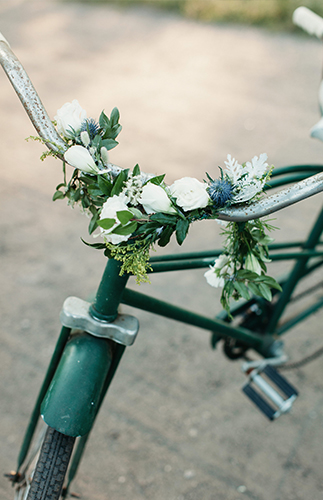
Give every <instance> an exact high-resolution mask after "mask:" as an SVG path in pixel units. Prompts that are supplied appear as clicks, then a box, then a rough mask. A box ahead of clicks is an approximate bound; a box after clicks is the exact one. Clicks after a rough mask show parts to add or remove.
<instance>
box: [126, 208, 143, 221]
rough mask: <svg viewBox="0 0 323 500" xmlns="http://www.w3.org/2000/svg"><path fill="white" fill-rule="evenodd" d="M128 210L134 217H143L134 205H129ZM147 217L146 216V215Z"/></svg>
mask: <svg viewBox="0 0 323 500" xmlns="http://www.w3.org/2000/svg"><path fill="white" fill-rule="evenodd" d="M129 210H130V212H131V213H132V215H133V216H134V217H136V219H144V218H145V217H144V215H143V214H142V213H141V212H140V210H138V208H135V207H129ZM146 217H147V216H146Z"/></svg>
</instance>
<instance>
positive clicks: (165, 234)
mask: <svg viewBox="0 0 323 500" xmlns="http://www.w3.org/2000/svg"><path fill="white" fill-rule="evenodd" d="M173 232H174V227H172V226H166V227H165V229H163V231H162V233H161V235H160V238H159V239H158V245H159V246H160V247H165V246H166V245H167V244H168V243H169V240H170V238H171V236H172V234H173Z"/></svg>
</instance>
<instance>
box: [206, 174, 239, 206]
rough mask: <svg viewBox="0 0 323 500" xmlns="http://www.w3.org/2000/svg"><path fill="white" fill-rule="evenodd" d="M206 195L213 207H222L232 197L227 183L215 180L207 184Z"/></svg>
mask: <svg viewBox="0 0 323 500" xmlns="http://www.w3.org/2000/svg"><path fill="white" fill-rule="evenodd" d="M208 193H209V196H210V198H211V200H212V201H213V204H214V205H216V206H217V207H224V205H225V204H226V203H227V202H228V201H230V200H231V198H232V196H233V188H232V185H231V183H230V182H229V181H226V180H225V179H217V180H215V181H212V182H211V183H210V184H209V187H208Z"/></svg>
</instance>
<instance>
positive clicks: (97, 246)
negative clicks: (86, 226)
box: [81, 238, 106, 250]
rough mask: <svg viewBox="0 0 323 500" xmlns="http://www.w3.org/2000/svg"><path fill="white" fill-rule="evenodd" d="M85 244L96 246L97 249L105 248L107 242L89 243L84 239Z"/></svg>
mask: <svg viewBox="0 0 323 500" xmlns="http://www.w3.org/2000/svg"><path fill="white" fill-rule="evenodd" d="M81 240H82V241H83V243H84V245H87V246H88V247H92V248H96V249H97V250H103V248H106V245H105V243H88V242H87V241H85V240H83V238H81Z"/></svg>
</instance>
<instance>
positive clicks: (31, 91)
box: [0, 33, 67, 157]
mask: <svg viewBox="0 0 323 500" xmlns="http://www.w3.org/2000/svg"><path fill="white" fill-rule="evenodd" d="M0 64H1V65H2V67H3V69H4V71H5V73H6V74H7V76H8V78H9V80H10V82H11V84H12V85H13V87H14V89H15V91H16V93H17V95H18V97H19V99H20V101H21V103H22V105H23V107H24V108H25V110H26V112H27V114H28V116H29V118H30V120H31V122H32V124H33V125H34V127H35V129H36V130H37V133H38V134H39V136H40V137H41V138H42V139H43V140H44V142H45V144H46V145H47V147H48V148H49V149H52V150H53V151H55V152H56V153H58V154H60V155H61V157H63V154H64V152H65V151H66V150H67V145H66V143H65V142H64V141H63V139H62V138H61V137H60V136H59V135H58V133H57V131H56V129H55V127H54V125H53V124H52V122H51V120H50V118H49V116H48V114H47V112H46V110H45V108H44V106H43V103H42V102H41V100H40V98H39V96H38V94H37V92H36V90H35V88H34V86H33V84H32V83H31V81H30V79H29V77H28V75H27V73H26V71H25V70H24V68H23V66H22V64H21V63H20V61H19V60H18V59H17V58H16V56H15V55H14V53H13V52H12V50H11V48H10V46H9V43H8V41H7V40H6V39H5V37H4V36H3V35H2V34H1V33H0Z"/></svg>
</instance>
